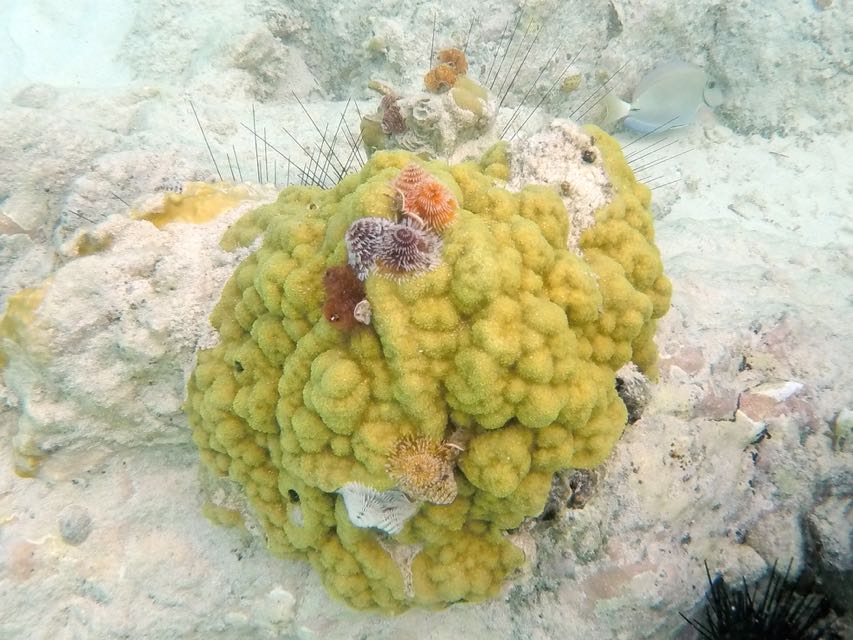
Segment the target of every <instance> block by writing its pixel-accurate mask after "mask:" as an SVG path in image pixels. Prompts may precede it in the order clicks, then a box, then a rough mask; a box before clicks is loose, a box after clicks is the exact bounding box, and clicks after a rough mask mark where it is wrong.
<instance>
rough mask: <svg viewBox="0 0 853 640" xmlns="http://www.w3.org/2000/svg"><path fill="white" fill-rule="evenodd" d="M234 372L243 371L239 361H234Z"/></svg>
mask: <svg viewBox="0 0 853 640" xmlns="http://www.w3.org/2000/svg"><path fill="white" fill-rule="evenodd" d="M234 371H236V372H237V373H243V371H244V369H243V363H242V362H240V361H239V360H235V361H234Z"/></svg>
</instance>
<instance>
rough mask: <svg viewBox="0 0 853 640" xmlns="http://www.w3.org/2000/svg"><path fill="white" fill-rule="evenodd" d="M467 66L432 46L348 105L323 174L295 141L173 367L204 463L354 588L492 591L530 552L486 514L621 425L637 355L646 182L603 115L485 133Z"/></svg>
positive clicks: (655, 314)
mask: <svg viewBox="0 0 853 640" xmlns="http://www.w3.org/2000/svg"><path fill="white" fill-rule="evenodd" d="M467 71H468V63H467V61H466V59H465V56H464V54H463V53H462V51H460V50H459V49H446V50H443V51H440V52H439V53H438V55H437V56H436V64H435V66H434V67H433V68H432V69H431V70H430V71H429V72H428V73H427V74H426V76H425V78H424V90H423V91H420V92H416V93H414V94H411V95H405V94H399V95H398V94H397V93H395V92H392V91H391V90H390V89H389V90H386V91H384V92H383V96H382V98H381V99H380V100H379V103H378V106H377V109H376V112H375V113H373V114H367V115H365V116H364V117H363V119H362V122H361V135H362V137H363V140H364V144H365V147H366V148H367V149H368V151H369V152H370V155H369V158H368V159H367V161H366V162H365V163H364V164H363V166H361V168H360V170H359V171H358V172H357V173H351V172H348V171H346V166H345V165H344V164H343V163H341V164H340V166H339V167H338V169H339V174H338V175H337V178H336V179H337V181H336V182H335V181H334V180H333V181H332V182H333V184H327V183H326V181H325V178H324V179H320V178H318V177H317V175H316V174H317V173H318V171H320V169H318V167H320V168H322V167H323V162H322V161H317V160H316V158H315V159H314V160H313V165H312V166H309V167H306V168H304V169H303V170H302V174H303V176H302V177H303V178H304V179H303V182H304V183H305V184H304V185H300V186H290V187H288V188H286V189H284V190H283V191H282V192H281V193H280V194H279V197H278V199H277V201H276V202H274V203H272V204H269V205H266V206H262V207H260V208H258V209H256V210H254V211H252V212H250V213H248V214H246V215H244V216H243V217H242V218H241V219H240V220H239V221H238V222H237V223H236V224H234V225H233V226H232V227H231V229H229V231H228V232H227V233H226V236H225V237H224V238H223V246H225V247H236V246H239V245H242V246H249V245H251V244H252V243H253V242H254V241H255V240H256V239H257V238H259V237H262V238H263V242H262V243H260V245H259V247H258V248H257V249H256V250H255V251H254V252H253V253H251V254H250V255H249V256H248V257H247V258H246V259H245V260H244V261H243V262H242V263H241V264H240V265H239V267H238V268H237V270H236V272H235V273H234V274H233V276H232V277H231V279H230V280H229V281H228V283H227V284H226V286H225V288H224V290H223V292H222V296H221V299H220V301H219V303H218V305H217V306H216V309H215V310H214V312H213V315H212V317H211V321H212V323H213V325H214V327H215V328H216V329H217V330H218V332H219V343H218V344H217V345H215V346H213V347H212V348H210V349H206V350H203V351H200V352H199V353H198V363H197V367H196V369H195V372H194V373H193V375H192V377H191V379H190V381H189V384H188V399H187V401H186V404H185V410H186V412H187V414H188V417H189V421H190V423H191V425H192V429H193V439H194V441H195V442H196V444H197V445H198V447H199V450H200V453H201V457H202V460H203V461H204V463H205V464H206V466H207V467H208V468H209V469H210V470H211V471H213V472H214V473H218V474H222V475H226V476H227V477H229V478H230V479H231V480H233V481H234V482H235V483H236V484H237V485H239V486H240V487H242V489H243V490H244V492H245V495H246V497H247V499H248V503H249V505H250V507H251V516H248V515H247V517H253V518H255V519H257V521H258V522H259V524H260V526H261V527H262V529H263V531H264V533H265V534H266V538H267V542H268V545H269V548H270V549H271V551H272V552H273V553H276V554H278V555H281V556H287V557H294V556H295V557H300V558H304V559H306V560H308V561H309V562H311V564H312V565H313V566H314V568H315V569H316V571H317V572H318V573H319V574H320V576H321V577H322V579H323V582H324V584H325V585H326V587H327V589H328V590H329V592H330V593H332V594H333V595H335V596H336V597H338V598H341V599H343V600H344V601H346V602H347V603H348V604H350V605H352V606H353V607H356V608H359V609H371V610H378V611H382V612H385V613H398V612H401V611H404V610H406V609H408V608H411V607H430V608H436V607H444V606H447V605H449V604H452V603H455V602H475V601H479V600H483V599H486V598H490V597H494V596H495V595H496V594H498V593H499V592H500V590H501V588H502V586H503V585H504V584H505V583H506V580H507V578H509V577H511V576H512V575H513V572H515V571H516V570H517V569H519V567H521V566H522V564H523V563H524V561H525V557H524V552H523V551H522V549H520V548H519V547H517V546H515V545H514V544H513V543H512V541H511V538H510V537H509V536H508V535H507V532H508V531H509V530H511V529H514V528H517V527H519V526H520V525H521V524H522V523H524V522H525V521H526V520H527V519H530V518H533V517H536V516H537V515H538V514H540V513H541V512H542V510H543V509H544V507H545V504H546V502H547V500H548V496H549V492H550V489H551V484H552V478H553V477H554V474H555V473H556V472H558V471H560V470H564V469H568V468H590V467H593V466H595V465H597V464H599V463H600V462H601V461H602V460H603V459H604V458H605V457H606V456H607V455H608V454H609V452H610V451H611V449H612V447H613V446H614V444H615V442H616V440H617V439H618V438H619V436H620V434H621V432H622V429H623V428H624V426H625V424H626V419H627V411H626V409H625V405H624V403H623V401H622V400H621V399H620V397H619V395H618V394H617V391H616V386H615V376H616V371H617V370H618V369H620V368H621V367H622V366H623V365H626V364H628V363H629V362H633V363H634V364H635V365H636V366H637V367H639V369H640V370H642V371H645V372H646V374H647V375H649V376H651V377H654V376H655V374H656V366H655V363H656V358H657V351H656V348H655V344H654V333H655V325H656V319H657V318H659V317H661V316H662V315H663V314H664V313H665V312H666V311H667V309H668V306H669V298H670V284H669V281H668V279H667V278H666V276H665V275H664V274H663V267H662V264H661V261H660V257H659V254H658V251H657V249H656V247H655V245H654V237H653V229H652V217H651V214H650V211H649V201H650V192H649V190H648V189H647V188H646V187H645V186H643V185H641V184H640V183H638V182H637V181H636V179H635V178H634V176H633V173H632V172H631V169H630V168H629V167H628V165H627V164H626V162H625V160H624V158H623V156H622V153H621V150H620V149H619V146H618V144H616V142H615V141H613V140H612V138H609V137H608V136H607V135H606V134H605V133H604V132H602V131H600V130H598V129H593V130H589V131H585V130H582V129H580V128H579V127H577V126H575V125H574V124H572V123H569V122H563V123H561V124H559V125H558V126H557V128H555V129H553V128H552V129H551V130H549V132H546V134H545V135H544V137H543V138H541V141H540V142H536V143H535V144H528V143H524V144H521V141H520V143H519V144H517V145H516V146H510V145H508V144H507V143H506V142H503V141H501V140H500V139H499V136H498V135H497V134H496V133H495V130H496V129H495V115H496V113H497V106H498V105H497V100H496V99H495V98H494V97H493V96H492V95H491V94H490V93H489V91H488V89H487V88H486V87H484V86H481V85H479V84H478V83H477V82H475V81H474V80H473V79H471V78H469V77H468V76H467ZM329 146H330V147H331V145H329ZM543 154H548V155H543ZM437 157H441V158H451V161H450V162H446V161H439V160H435V159H434V158H437ZM453 158H456V160H453ZM549 158H553V159H558V160H559V163H555V162H551V161H550V160H549ZM543 161H544V164H543ZM326 165H327V166H335V164H334V161H333V159H332V157H331V154H330V157H329V158H327V162H326ZM553 166H559V167H560V169H559V171H558V172H557V175H555V176H554V177H553V178H551V177H544V178H543V177H540V176H539V174H536V175H537V177H536V179H531V178H530V176H531V175H533V174H531V173H530V172H533V173H535V172H537V171H540V170H543V171H547V170H549V169H550V170H553ZM528 182H529V184H528ZM510 183H511V184H512V188H510ZM593 213H594V216H593V215H592V214H593Z"/></svg>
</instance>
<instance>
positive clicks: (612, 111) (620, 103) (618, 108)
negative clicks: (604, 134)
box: [601, 93, 631, 128]
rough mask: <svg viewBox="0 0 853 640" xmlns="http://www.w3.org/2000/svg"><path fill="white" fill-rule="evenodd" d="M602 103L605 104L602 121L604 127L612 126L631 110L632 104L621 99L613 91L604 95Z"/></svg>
mask: <svg viewBox="0 0 853 640" xmlns="http://www.w3.org/2000/svg"><path fill="white" fill-rule="evenodd" d="M602 104H603V105H604V119H603V120H602V122H601V127H602V128H607V127H612V126H613V125H614V124H616V123H617V122H619V121H620V120H622V119H623V118H624V117H625V116H627V115H628V113H630V111H631V105H630V104H628V103H627V102H625V101H624V100H620V99H619V98H617V97H616V96H615V95H613V94H612V93H608V94H607V95H606V96H604V99H603V100H602Z"/></svg>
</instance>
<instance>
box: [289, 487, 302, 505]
mask: <svg viewBox="0 0 853 640" xmlns="http://www.w3.org/2000/svg"><path fill="white" fill-rule="evenodd" d="M287 497H288V499H289V500H290V501H291V502H293V503H297V502H299V494H298V493H296V492H295V491H294V490H293V489H288V490H287Z"/></svg>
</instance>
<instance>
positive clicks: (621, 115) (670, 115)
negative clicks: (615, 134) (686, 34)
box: [603, 61, 723, 133]
mask: <svg viewBox="0 0 853 640" xmlns="http://www.w3.org/2000/svg"><path fill="white" fill-rule="evenodd" d="M722 102H723V94H722V92H721V91H720V89H719V88H718V87H717V86H716V83H715V82H714V81H713V80H710V79H709V78H708V77H707V75H706V74H705V70H704V69H702V67H697V66H696V65H694V64H690V63H688V62H681V61H673V62H664V63H662V64H659V65H658V66H656V67H655V68H654V69H652V70H651V71H649V73H647V74H646V75H645V76H644V77H643V79H642V80H640V83H639V84H638V85H637V88H636V89H635V90H634V99H633V101H632V102H631V103H630V104H629V103H627V102H625V101H624V100H620V99H619V98H617V97H616V96H614V95H613V94H612V93H611V94H608V95H607V96H606V97H605V98H604V106H605V108H606V109H607V115H606V116H605V122H604V125H603V126H608V125H612V124H614V123H615V122H618V121H619V120H622V122H623V124H624V125H625V126H626V127H627V128H629V129H632V130H633V131H638V132H640V133H648V132H650V131H667V130H669V129H673V128H675V127H683V126H685V125H688V124H690V123H691V122H693V120H694V118H695V117H696V112H697V111H698V110H699V107H701V106H702V105H707V106H709V107H717V106H719V105H720V104H722Z"/></svg>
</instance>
